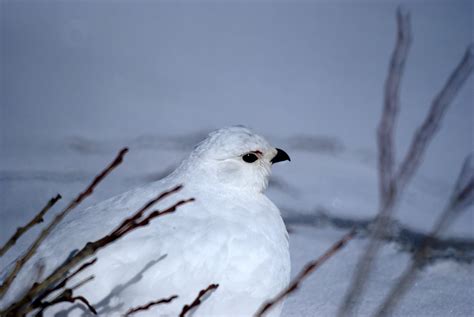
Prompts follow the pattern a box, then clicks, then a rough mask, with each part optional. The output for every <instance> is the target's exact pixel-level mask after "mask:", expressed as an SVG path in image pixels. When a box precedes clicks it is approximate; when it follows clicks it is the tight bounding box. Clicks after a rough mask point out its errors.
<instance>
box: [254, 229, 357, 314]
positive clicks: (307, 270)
mask: <svg viewBox="0 0 474 317" xmlns="http://www.w3.org/2000/svg"><path fill="white" fill-rule="evenodd" d="M355 234H356V231H355V229H352V230H351V231H350V232H349V233H347V234H346V235H344V236H343V237H342V238H341V239H339V240H338V241H337V242H336V243H335V244H333V245H332V246H331V247H330V248H329V249H328V250H327V251H326V252H324V254H323V255H321V256H320V257H319V258H317V259H316V260H313V261H311V262H309V263H307V264H306V265H305V266H304V268H303V270H301V271H300V272H299V273H298V275H296V277H295V278H294V279H293V280H292V281H291V282H290V284H289V285H288V286H287V287H286V288H285V289H283V290H282V291H281V292H280V293H278V294H277V295H276V296H275V297H274V298H272V299H270V300H268V301H267V302H265V303H263V304H262V306H260V308H259V309H258V311H257V312H256V313H255V315H254V317H261V316H263V315H264V314H265V313H266V312H267V311H268V310H269V309H270V308H272V307H273V306H275V305H276V304H278V303H280V302H281V301H283V300H284V299H285V298H286V297H287V296H288V295H290V294H291V293H293V292H294V291H296V289H297V288H298V287H299V286H300V284H301V283H302V282H303V281H304V280H305V279H306V278H307V277H308V276H309V275H310V274H312V273H313V272H314V271H315V270H317V269H318V268H319V267H320V266H321V265H323V264H324V262H326V261H327V260H328V259H330V258H331V257H332V256H333V255H334V254H336V253H337V252H338V251H339V250H341V249H342V248H343V247H344V246H345V245H346V244H347V242H349V241H350V240H352V239H353V238H354V237H355Z"/></svg>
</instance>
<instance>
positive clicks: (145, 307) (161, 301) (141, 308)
mask: <svg viewBox="0 0 474 317" xmlns="http://www.w3.org/2000/svg"><path fill="white" fill-rule="evenodd" d="M176 298H178V295H173V296H170V297H168V298H162V299H159V300H156V301H152V302H149V303H147V304H145V305H142V306H137V307H134V308H130V309H129V310H128V311H127V312H126V313H125V315H124V317H126V316H130V315H132V314H135V313H137V312H140V311H144V310H148V309H150V308H151V307H154V306H157V305H161V304H168V303H171V302H172V301H173V300H175V299H176Z"/></svg>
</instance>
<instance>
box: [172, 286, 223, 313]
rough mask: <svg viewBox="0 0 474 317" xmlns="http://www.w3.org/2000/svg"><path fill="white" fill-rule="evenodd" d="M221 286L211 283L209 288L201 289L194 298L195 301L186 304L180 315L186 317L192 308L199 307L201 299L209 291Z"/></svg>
mask: <svg viewBox="0 0 474 317" xmlns="http://www.w3.org/2000/svg"><path fill="white" fill-rule="evenodd" d="M218 287H219V284H211V285H209V286H208V287H207V288H205V289H203V290H200V291H199V294H198V296H197V297H196V298H195V299H194V301H193V302H192V303H191V304H189V305H184V306H183V309H182V310H181V313H180V314H179V317H185V316H186V314H187V313H188V312H189V311H191V309H193V308H195V307H198V306H199V305H201V300H202V298H203V297H204V295H206V294H207V293H208V292H210V291H212V290H215V289H217V288H218Z"/></svg>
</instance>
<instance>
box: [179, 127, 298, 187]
mask: <svg viewBox="0 0 474 317" xmlns="http://www.w3.org/2000/svg"><path fill="white" fill-rule="evenodd" d="M289 160H290V157H289V156H288V154H286V152H285V151H283V150H281V149H278V148H275V147H273V146H271V145H270V144H269V143H268V142H267V141H266V140H265V139H264V138H263V137H261V136H260V135H258V134H255V133H254V132H252V131H251V130H249V129H247V128H244V127H240V126H237V127H229V128H223V129H219V130H216V131H214V132H212V133H210V134H209V136H208V137H207V138H206V139H205V140H204V141H202V142H201V143H199V144H198V145H197V146H196V148H195V149H194V151H193V152H192V153H191V156H190V157H189V160H188V163H189V164H190V165H193V166H192V167H191V166H189V167H190V168H192V169H193V170H194V172H193V174H194V175H196V173H197V174H198V175H199V176H200V177H203V178H202V179H203V180H204V181H209V182H215V183H214V184H215V185H216V186H222V187H224V186H225V187H233V188H237V189H239V190H250V191H256V192H263V191H264V190H265V189H266V187H267V185H268V177H269V176H270V171H271V167H272V165H273V164H275V163H277V162H281V161H289ZM190 162H193V163H190Z"/></svg>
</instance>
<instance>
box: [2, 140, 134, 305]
mask: <svg viewBox="0 0 474 317" xmlns="http://www.w3.org/2000/svg"><path fill="white" fill-rule="evenodd" d="M127 152H128V149H127V148H124V149H122V150H121V151H120V152H119V153H118V154H117V156H116V157H115V159H114V160H113V161H112V163H110V165H109V166H107V167H106V168H105V169H104V170H103V171H102V172H101V173H100V174H99V175H97V176H96V177H95V178H94V180H93V181H92V183H91V184H90V185H89V186H88V187H87V188H86V190H85V191H84V192H82V193H80V194H79V195H78V196H77V197H76V198H75V199H74V200H73V201H72V202H71V203H70V204H69V205H68V206H67V207H66V208H65V209H64V210H63V211H61V212H60V213H59V214H57V215H56V217H54V219H53V220H52V221H51V222H50V224H49V225H48V226H47V227H46V228H45V229H43V231H41V233H40V235H39V236H38V237H37V238H36V240H35V241H34V242H33V243H32V244H31V245H30V247H29V248H28V250H27V251H26V253H25V254H24V255H23V256H22V257H20V259H18V260H17V261H16V263H15V267H14V268H13V270H12V271H11V272H10V273H9V274H8V276H7V277H6V278H5V280H4V281H3V283H2V285H0V299H1V298H3V296H4V295H5V293H6V291H7V290H8V288H9V287H10V285H11V283H12V282H13V280H14V279H15V277H16V276H17V274H18V272H20V270H21V268H22V267H23V266H24V265H25V263H26V262H27V261H28V260H29V259H30V258H31V257H32V256H33V255H34V254H35V253H36V250H37V249H38V247H39V246H40V245H41V243H42V242H43V241H44V240H45V239H46V237H47V236H48V235H49V234H50V233H51V231H52V230H53V229H54V228H55V227H56V226H57V225H58V224H59V223H60V222H61V221H62V220H63V218H64V217H65V216H66V215H67V214H68V213H69V212H70V211H71V210H73V209H74V208H76V207H77V206H78V205H79V204H80V203H81V202H82V201H83V200H84V199H86V198H87V197H88V196H89V195H91V194H92V193H93V191H94V189H95V187H96V186H97V185H98V184H99V183H100V182H101V181H102V180H103V179H104V178H105V177H106V176H107V175H108V174H110V173H111V172H112V170H114V169H115V168H116V167H117V166H118V165H120V163H122V161H123V157H124V155H125V154H126V153H127Z"/></svg>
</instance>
